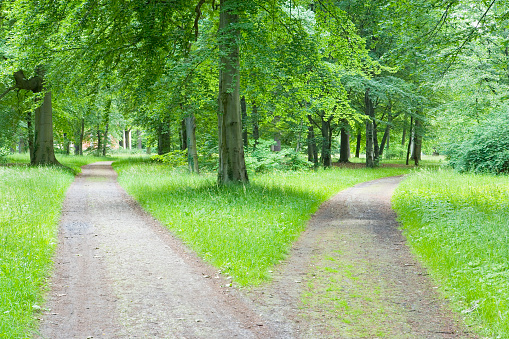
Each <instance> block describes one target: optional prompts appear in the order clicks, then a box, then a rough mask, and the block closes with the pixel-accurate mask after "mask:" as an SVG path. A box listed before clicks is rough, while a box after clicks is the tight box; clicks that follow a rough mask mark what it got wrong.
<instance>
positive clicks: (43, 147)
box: [31, 91, 60, 165]
mask: <svg viewBox="0 0 509 339" xmlns="http://www.w3.org/2000/svg"><path fill="white" fill-rule="evenodd" d="M34 125H35V133H34V158H33V161H31V164H32V165H60V163H59V162H58V161H57V159H56V158H55V150H54V148H53V110H52V106H51V92H49V91H48V92H46V93H45V94H44V98H43V99H42V104H41V105H40V106H39V107H37V108H36V110H35V120H34Z"/></svg>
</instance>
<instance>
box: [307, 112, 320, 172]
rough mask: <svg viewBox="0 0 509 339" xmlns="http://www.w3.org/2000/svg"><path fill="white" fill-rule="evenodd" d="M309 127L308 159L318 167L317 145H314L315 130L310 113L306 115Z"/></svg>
mask: <svg viewBox="0 0 509 339" xmlns="http://www.w3.org/2000/svg"><path fill="white" fill-rule="evenodd" d="M308 121H309V127H308V161H310V162H312V163H314V164H315V167H318V147H317V146H316V137H315V130H314V127H313V124H314V122H313V119H312V118H311V115H308Z"/></svg>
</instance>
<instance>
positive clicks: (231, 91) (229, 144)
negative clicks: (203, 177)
mask: <svg viewBox="0 0 509 339" xmlns="http://www.w3.org/2000/svg"><path fill="white" fill-rule="evenodd" d="M232 3H236V2H235V1H234V0H221V1H220V14H219V42H220V45H219V46H220V47H219V50H220V53H221V54H222V56H221V61H220V67H219V69H220V71H219V97H218V101H219V112H218V131H219V167H218V184H220V185H224V184H229V183H239V182H241V183H247V182H248V181H249V180H248V177H247V170H246V164H245V159H244V147H243V142H242V117H241V114H240V94H239V93H240V72H239V68H240V62H239V45H238V41H239V40H240V30H239V28H238V27H237V26H236V25H237V23H238V15H237V14H235V13H233V11H232V8H231V7H232V6H230V4H232Z"/></svg>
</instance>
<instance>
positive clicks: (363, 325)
mask: <svg viewBox="0 0 509 339" xmlns="http://www.w3.org/2000/svg"><path fill="white" fill-rule="evenodd" d="M401 179H402V178H401V177H391V178H384V179H378V180H374V181H370V182H366V183H362V184H359V185H356V186H354V187H351V188H349V189H346V190H344V191H342V192H340V193H339V194H337V195H336V196H334V197H333V198H332V199H331V200H329V201H327V202H325V203H324V204H323V205H322V206H321V207H320V210H319V211H318V212H317V213H315V215H314V216H313V217H312V218H311V220H310V222H309V224H308V227H307V229H306V231H305V232H304V233H303V234H302V236H301V237H300V239H299V240H298V241H297V242H296V243H295V245H294V247H293V249H292V252H291V253H290V256H289V257H288V260H287V261H286V262H285V263H283V265H281V267H280V268H279V269H278V270H277V271H276V272H275V273H274V281H273V282H272V283H271V284H270V285H267V286H263V287H261V288H257V289H254V290H253V291H252V293H251V298H252V299H257V300H264V301H263V302H261V304H263V305H264V310H265V311H264V313H265V314H272V315H273V317H274V318H276V319H280V320H281V321H283V320H285V319H291V320H292V321H293V326H292V328H291V332H293V333H295V334H296V336H298V337H301V338H408V339H415V338H419V339H421V338H476V336H475V335H473V334H471V333H469V332H468V331H467V330H465V329H464V328H463V326H462V325H461V321H460V320H459V319H458V317H457V316H456V315H454V314H452V312H451V311H450V310H449V308H448V304H447V302H446V301H445V300H443V299H441V298H440V297H439V295H438V293H437V287H436V286H435V285H433V283H432V282H431V281H430V279H429V277H428V275H427V273H426V270H425V269H423V268H422V267H421V265H420V264H419V263H418V262H417V261H416V259H415V257H414V256H413V255H412V254H411V253H410V250H409V248H408V247H407V246H406V244H405V238H404V237H403V236H402V234H401V231H400V230H399V229H398V223H397V222H396V221H395V217H396V214H395V213H394V211H393V210H392V209H391V202H390V200H391V197H392V194H393V192H394V190H395V188H396V187H397V185H398V184H399V182H400V181H401Z"/></svg>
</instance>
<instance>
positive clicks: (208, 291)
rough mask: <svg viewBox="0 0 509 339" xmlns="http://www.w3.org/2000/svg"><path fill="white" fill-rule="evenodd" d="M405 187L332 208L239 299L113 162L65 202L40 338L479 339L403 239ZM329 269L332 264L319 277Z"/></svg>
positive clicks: (96, 168) (360, 192)
mask: <svg viewBox="0 0 509 339" xmlns="http://www.w3.org/2000/svg"><path fill="white" fill-rule="evenodd" d="M399 180H400V179H399V178H387V179H381V180H375V181H372V182H368V183H364V184H360V185H357V186H355V187H353V188H350V189H348V190H345V191H343V192H341V193H340V194H338V195H336V196H335V197H334V198H333V199H331V200H330V201H328V202H326V203H325V204H324V205H323V206H322V207H321V208H320V210H319V211H318V212H317V213H316V214H315V215H314V216H313V218H312V219H311V221H310V223H309V225H308V228H307V230H306V231H305V232H304V233H303V234H302V236H301V237H300V240H299V241H298V242H297V243H296V244H295V246H294V248H293V250H292V252H291V253H290V256H289V257H288V260H287V261H285V262H284V263H283V264H282V265H280V267H279V268H278V270H277V271H276V272H275V273H274V281H273V282H272V283H270V284H267V285H265V286H262V287H259V288H255V289H253V290H251V291H249V292H247V293H244V292H239V291H238V290H236V289H235V288H231V287H228V286H229V281H228V280H225V279H224V278H223V277H222V276H220V275H219V274H218V273H217V270H215V269H214V268H212V267H210V266H208V265H206V264H204V263H203V262H202V261H201V260H200V259H199V258H198V257H197V256H196V255H195V254H193V253H192V252H191V251H189V250H187V249H186V247H185V246H183V245H182V244H181V242H180V241H178V240H176V239H175V238H173V237H172V236H171V235H170V234H169V232H168V231H167V230H166V229H165V228H164V227H163V226H161V225H160V224H159V223H158V222H156V221H155V220H154V219H153V218H152V217H150V216H149V215H147V214H146V213H145V212H143V210H142V209H141V208H140V207H139V205H138V204H137V203H136V202H135V201H133V200H132V199H131V198H130V197H129V196H128V195H127V194H126V193H125V191H124V190H123V189H122V188H121V187H120V186H119V185H118V183H117V181H116V173H115V172H114V171H113V169H112V168H111V163H109V162H101V163H96V164H92V165H88V166H85V167H84V169H83V172H82V174H81V175H80V176H79V177H78V178H77V179H76V180H75V182H74V183H73V184H72V186H71V187H70V189H69V191H68V193H67V197H66V201H65V202H64V207H63V214H62V219H61V225H60V233H59V247H58V250H57V255H56V258H55V267H56V268H55V273H54V276H53V278H52V280H51V292H50V294H49V300H48V302H47V304H46V306H45V309H46V310H45V312H44V314H43V316H42V318H43V320H42V322H41V327H40V333H39V335H38V337H39V338H44V339H59V338H65V339H71V338H83V339H85V338H374V337H378V336H380V337H386V338H475V336H473V335H471V334H469V333H467V332H466V331H464V330H463V329H461V326H460V325H458V324H457V323H456V321H455V319H454V316H453V315H451V314H450V312H448V311H447V308H446V307H445V305H444V302H443V301H442V300H440V299H439V298H438V296H437V295H436V291H435V290H434V289H433V285H432V284H431V282H430V281H429V279H428V277H427V276H426V273H425V271H424V270H423V269H422V268H421V267H420V266H419V264H418V263H417V262H416V261H415V259H414V258H413V257H412V255H411V254H410V252H409V250H408V248H407V247H406V245H405V240H404V238H403V236H402V235H401V232H400V231H399V230H398V229H397V223H396V222H395V220H394V217H395V215H394V212H392V210H391V208H390V197H391V195H392V192H393V190H394V188H395V187H396V186H397V184H398V182H399ZM282 208H284V206H283V207H282ZM329 259H334V264H335V265H336V266H334V267H328V268H327V269H328V270H324V269H323V268H324V267H325V266H331V261H330V260H329ZM345 269H346V270H345ZM343 271H348V272H349V273H348V274H343V273H341V272H343ZM329 280H330V282H331V283H332V285H331V284H327V282H328V281H329ZM331 286H332V287H333V291H332V292H331V290H330V288H331ZM373 291H374V292H373ZM331 293H332V294H331ZM363 294H367V295H365V296H363ZM322 296H323V297H322ZM320 298H321V299H320ZM306 299H308V300H306ZM303 300H304V301H305V302H306V304H305V305H304V306H303V304H302V301H303ZM335 305H336V306H338V305H339V306H340V307H336V306H335ZM358 309H360V310H361V311H359V310H358ZM359 312H360V313H359ZM363 312H364V313H363ZM349 321H350V323H349ZM352 321H353V324H352ZM363 321H364V322H365V323H364V324H363V323H362V322H363ZM355 322H360V325H359V324H358V325H355ZM356 326H357V327H356ZM373 333H376V335H374V334H373Z"/></svg>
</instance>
